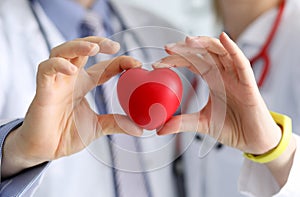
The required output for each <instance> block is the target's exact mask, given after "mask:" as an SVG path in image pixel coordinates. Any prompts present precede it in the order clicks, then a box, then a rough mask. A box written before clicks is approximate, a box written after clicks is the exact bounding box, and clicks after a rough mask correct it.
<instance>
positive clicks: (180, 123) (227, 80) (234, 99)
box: [154, 33, 296, 186]
mask: <svg viewBox="0 0 300 197" xmlns="http://www.w3.org/2000/svg"><path fill="white" fill-rule="evenodd" d="M166 51H167V52H168V53H169V54H170V56H167V57H165V58H164V59H162V60H161V62H160V63H158V64H155V65H154V67H155V68H158V67H173V66H175V67H188V68H189V69H191V70H192V71H193V72H195V73H196V74H198V75H200V76H201V77H203V78H204V79H205V80H206V82H207V83H208V85H209V87H210V96H209V101H208V103H207V104H206V106H205V107H204V108H203V109H202V110H201V111H199V112H197V113H193V114H183V115H179V116H174V117H173V118H171V119H170V120H169V121H168V122H167V123H166V124H165V125H164V127H163V128H162V129H161V130H160V131H159V132H158V134H160V135H166V134H171V133H178V132H185V131H195V130H196V131H198V132H200V133H203V134H208V135H210V136H212V137H215V138H216V139H217V140H218V141H219V142H221V143H223V144H225V145H228V146H231V147H233V148H236V149H239V150H241V151H242V152H247V153H252V154H254V155H260V154H264V153H266V152H268V151H270V150H272V149H273V148H275V147H276V146H277V145H278V143H279V141H280V139H281V134H282V133H281V132H282V131H281V129H280V127H279V126H277V124H276V123H275V122H274V120H273V119H272V117H271V115H270V113H269V110H268V108H267V107H266V105H265V103H264V101H263V99H262V96H261V95H260V93H259V89H258V87H257V85H256V81H255V78H254V74H253V72H252V69H251V65H250V63H249V61H248V59H247V58H246V57H245V56H244V54H243V53H242V52H241V50H240V49H239V48H238V47H237V46H236V44H235V43H234V42H233V41H232V40H231V39H230V38H229V37H228V36H227V35H226V34H225V33H222V34H221V35H220V38H219V39H215V38H210V37H187V38H186V40H185V41H184V42H178V43H174V44H171V45H168V46H166ZM199 54H201V56H199ZM217 73H220V76H221V80H222V82H223V83H224V88H225V93H224V92H222V91H219V88H218V86H217V85H216V84H218V83H220V81H219V80H216V79H218V78H216V76H218V75H217ZM212 103H217V104H220V105H219V106H222V105H225V106H226V108H225V110H226V113H225V121H224V125H223V127H222V128H221V135H220V136H217V135H216V133H215V132H214V129H211V126H210V125H212V124H213V122H210V120H211V109H212ZM217 110H224V108H218V109H217ZM216 113H217V114H218V113H221V111H219V112H218V111H217V112H216ZM295 150H296V143H295V139H294V137H292V139H291V141H290V143H289V146H288V148H287V149H286V151H285V152H284V153H283V154H282V155H281V156H280V157H279V158H277V159H276V160H274V161H272V162H269V163H267V164H265V165H266V166H267V167H268V168H269V169H270V171H271V172H272V174H273V175H274V177H275V179H276V180H277V182H278V184H279V185H280V186H283V185H284V184H285V183H286V181H287V178H288V175H289V172H290V169H291V165H292V162H293V156H294V152H295Z"/></svg>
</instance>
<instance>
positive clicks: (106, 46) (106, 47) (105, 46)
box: [78, 36, 120, 54]
mask: <svg viewBox="0 0 300 197" xmlns="http://www.w3.org/2000/svg"><path fill="white" fill-rule="evenodd" d="M78 40H84V41H88V42H92V43H95V44H98V45H99V47H100V51H99V52H100V53H105V54H115V53H117V52H118V51H119V50H120V44H119V43H118V42H115V41H113V40H110V39H108V38H104V37H97V36H89V37H84V38H79V39H78Z"/></svg>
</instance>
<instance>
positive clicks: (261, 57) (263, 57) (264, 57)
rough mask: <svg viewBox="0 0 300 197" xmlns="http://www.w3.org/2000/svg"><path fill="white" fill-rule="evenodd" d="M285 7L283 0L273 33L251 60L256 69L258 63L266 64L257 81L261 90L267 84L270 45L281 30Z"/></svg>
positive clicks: (283, 0)
mask: <svg viewBox="0 0 300 197" xmlns="http://www.w3.org/2000/svg"><path fill="white" fill-rule="evenodd" d="M284 7H285V0H282V1H281V3H280V5H279V10H278V13H277V16H276V19H275V21H274V24H273V27H272V29H271V32H270V34H269V36H268V37H267V40H266V41H265V43H264V45H263V46H262V48H261V50H260V51H259V52H258V53H257V55H255V56H254V57H253V58H252V59H250V64H251V66H252V67H254V66H255V63H256V62H258V61H263V62H264V65H263V69H262V73H261V75H260V77H259V79H258V81H257V85H258V87H259V88H260V87H262V85H263V83H264V82H265V80H266V77H267V75H268V73H269V71H270V64H271V62H270V58H269V54H268V50H269V48H270V45H271V44H272V41H273V39H274V36H275V34H276V32H277V31H278V28H279V25H280V22H281V19H282V15H283V11H284Z"/></svg>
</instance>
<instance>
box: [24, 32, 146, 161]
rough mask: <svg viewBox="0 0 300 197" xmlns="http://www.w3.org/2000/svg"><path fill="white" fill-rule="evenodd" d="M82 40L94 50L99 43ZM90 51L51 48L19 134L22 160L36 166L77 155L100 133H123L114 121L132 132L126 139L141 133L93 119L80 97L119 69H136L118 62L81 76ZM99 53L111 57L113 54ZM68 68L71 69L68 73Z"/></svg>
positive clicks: (129, 61) (73, 45) (108, 119)
mask: <svg viewBox="0 0 300 197" xmlns="http://www.w3.org/2000/svg"><path fill="white" fill-rule="evenodd" d="M86 40H91V42H92V43H93V42H94V43H97V44H98V43H100V41H101V40H103V38H98V37H88V38H86ZM93 45H95V44H93ZM93 45H91V43H89V42H88V43H87V42H85V40H84V41H81V40H79V41H71V42H69V43H65V44H63V45H61V46H59V47H57V48H55V49H54V50H53V52H52V54H51V57H50V59H49V60H47V61H45V62H43V63H41V64H40V66H39V71H38V75H37V91H36V95H35V98H34V100H33V102H32V103H31V106H30V108H29V110H28V112H27V115H26V117H25V120H24V123H23V125H22V127H21V128H22V130H21V131H22V132H20V133H22V135H21V136H22V137H21V138H22V139H21V142H22V143H21V145H20V149H22V150H23V151H25V153H24V155H28V156H29V158H34V159H35V160H36V163H40V162H41V161H48V160H52V159H56V158H59V157H62V156H65V155H70V154H72V153H75V152H78V151H79V150H82V149H83V148H84V147H85V146H87V145H88V144H90V143H91V142H92V141H93V140H95V139H96V138H98V137H100V136H102V135H103V134H104V133H105V134H111V133H120V132H125V131H124V129H123V128H120V127H119V125H117V123H116V120H115V118H114V117H118V118H119V119H118V120H122V121H123V124H124V125H125V126H127V127H130V128H131V129H132V130H131V133H130V131H126V132H127V133H129V134H132V135H140V133H141V129H140V128H138V127H136V126H135V125H134V124H133V123H132V122H131V121H130V120H129V119H128V118H127V117H125V116H121V115H109V114H108V115H97V114H96V113H95V112H94V111H93V110H92V109H91V108H90V106H89V104H88V102H87V100H86V99H85V95H86V94H87V93H88V92H89V91H90V90H92V89H93V88H94V87H95V86H97V85H99V84H102V83H104V82H105V81H107V80H108V79H109V78H110V77H112V76H114V75H116V74H117V73H119V72H121V71H122V70H123V69H129V68H131V67H137V66H140V63H139V62H137V61H136V60H134V59H133V58H130V57H122V56H121V57H117V58H115V59H113V60H108V61H103V62H99V63H97V64H95V65H93V66H91V67H90V68H89V69H87V70H85V69H84V68H83V66H84V65H85V63H86V61H87V58H88V56H89V55H91V51H92V52H93V53H92V55H95V50H93V48H91V46H93ZM100 45H101V43H100ZM97 46H98V45H97ZM106 46H107V45H106ZM98 49H99V47H98ZM104 50H107V51H108V53H112V52H116V50H115V49H107V48H104ZM109 50H110V51H109ZM96 52H99V51H96ZM72 66H73V67H74V66H76V69H75V70H72V69H70V67H72ZM102 74H103V76H102V77H101V78H100V76H101V75H102ZM101 123H104V124H101ZM24 138H25V139H24ZM41 147H42V148H41Z"/></svg>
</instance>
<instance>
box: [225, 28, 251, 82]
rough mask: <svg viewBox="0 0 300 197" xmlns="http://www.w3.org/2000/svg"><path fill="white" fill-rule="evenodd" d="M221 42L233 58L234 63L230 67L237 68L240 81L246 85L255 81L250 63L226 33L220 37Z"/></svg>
mask: <svg viewBox="0 0 300 197" xmlns="http://www.w3.org/2000/svg"><path fill="white" fill-rule="evenodd" d="M220 41H221V43H222V44H223V45H224V47H225V49H226V50H227V51H228V53H229V55H230V57H231V58H232V62H233V63H232V64H231V65H228V66H230V67H235V68H234V69H236V72H237V74H238V78H239V80H241V81H243V82H245V83H249V82H253V81H255V78H254V75H253V71H252V69H251V65H250V62H249V60H248V59H247V58H246V57H245V56H244V54H243V52H242V51H241V50H240V49H239V48H238V46H237V45H236V44H235V43H234V42H233V41H232V40H231V39H230V38H229V37H228V36H227V34H226V33H224V32H223V33H222V34H221V35H220Z"/></svg>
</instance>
